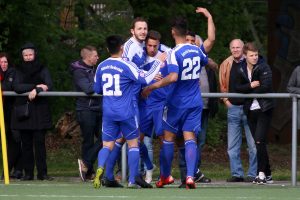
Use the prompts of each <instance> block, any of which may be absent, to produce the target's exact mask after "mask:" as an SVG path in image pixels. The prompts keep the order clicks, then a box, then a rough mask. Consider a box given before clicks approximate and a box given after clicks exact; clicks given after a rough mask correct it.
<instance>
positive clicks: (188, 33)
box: [186, 31, 196, 37]
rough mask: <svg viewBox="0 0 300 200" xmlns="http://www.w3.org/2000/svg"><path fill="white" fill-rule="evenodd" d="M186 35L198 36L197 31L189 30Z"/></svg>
mask: <svg viewBox="0 0 300 200" xmlns="http://www.w3.org/2000/svg"><path fill="white" fill-rule="evenodd" d="M186 35H190V36H192V37H196V33H195V32H193V31H187V32H186Z"/></svg>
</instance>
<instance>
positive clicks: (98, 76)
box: [94, 67, 102, 94]
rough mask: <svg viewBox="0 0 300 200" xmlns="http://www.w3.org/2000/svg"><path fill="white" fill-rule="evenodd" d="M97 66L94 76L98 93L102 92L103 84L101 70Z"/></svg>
mask: <svg viewBox="0 0 300 200" xmlns="http://www.w3.org/2000/svg"><path fill="white" fill-rule="evenodd" d="M99 68H100V67H98V68H97V71H96V74H95V77H94V92H95V93H97V94H100V93H102V86H101V72H100V71H101V70H100V69H99Z"/></svg>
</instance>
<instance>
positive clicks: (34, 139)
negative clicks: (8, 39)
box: [11, 43, 53, 180]
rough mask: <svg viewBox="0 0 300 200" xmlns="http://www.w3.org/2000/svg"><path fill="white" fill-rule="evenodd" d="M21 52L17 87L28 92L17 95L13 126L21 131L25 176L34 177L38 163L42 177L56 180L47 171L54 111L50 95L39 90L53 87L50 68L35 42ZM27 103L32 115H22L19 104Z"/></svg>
mask: <svg viewBox="0 0 300 200" xmlns="http://www.w3.org/2000/svg"><path fill="white" fill-rule="evenodd" d="M21 53H22V61H21V63H20V65H19V66H18V67H17V70H16V76H15V80H14V82H13V89H14V91H15V92H17V93H19V94H21V93H26V92H28V96H25V97H17V98H16V101H15V103H14V111H13V112H12V124H11V126H12V129H16V130H18V131H20V135H21V141H22V150H23V153H22V155H23V167H24V171H25V176H24V177H23V179H22V180H33V179H34V163H35V165H36V167H37V179H38V180H52V179H53V178H52V177H49V176H48V174H47V163H46V146H45V135H46V131H47V129H50V128H51V127H52V120H51V112H50V108H49V104H48V99H47V98H46V97H39V96H38V94H39V92H42V91H43V92H46V91H49V90H52V80H51V76H50V72H49V71H48V69H47V68H46V67H45V66H44V65H42V64H41V63H40V62H39V61H38V59H37V50H36V48H35V46H34V45H33V44H32V43H26V44H25V45H24V46H22V48H21ZM26 104H28V108H29V116H27V117H25V116H24V117H22V118H20V117H19V114H20V113H19V108H20V107H24V105H26ZM17 111H18V112H17ZM33 146H34V149H33Z"/></svg>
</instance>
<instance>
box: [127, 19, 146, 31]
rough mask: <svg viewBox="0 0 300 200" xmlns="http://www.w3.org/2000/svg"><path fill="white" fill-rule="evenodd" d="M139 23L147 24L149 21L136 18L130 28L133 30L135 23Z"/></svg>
mask: <svg viewBox="0 0 300 200" xmlns="http://www.w3.org/2000/svg"><path fill="white" fill-rule="evenodd" d="M137 22H146V23H148V22H147V20H146V19H144V18H143V17H136V18H134V19H133V21H132V22H131V26H130V27H131V28H132V29H134V27H135V23H137Z"/></svg>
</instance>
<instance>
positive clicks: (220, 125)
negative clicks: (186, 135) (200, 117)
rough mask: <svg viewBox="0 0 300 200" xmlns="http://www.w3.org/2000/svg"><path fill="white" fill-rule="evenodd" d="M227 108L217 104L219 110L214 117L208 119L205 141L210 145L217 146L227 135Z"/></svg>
mask: <svg viewBox="0 0 300 200" xmlns="http://www.w3.org/2000/svg"><path fill="white" fill-rule="evenodd" d="M226 113H227V110H226V108H224V106H223V105H222V106H221V105H220V106H219V111H218V113H217V115H216V116H215V118H213V119H209V120H208V128H207V135H206V143H207V145H209V146H210V147H218V146H219V145H220V144H223V143H224V142H225V141H227V140H226V137H227V130H226V128H227V116H226Z"/></svg>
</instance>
